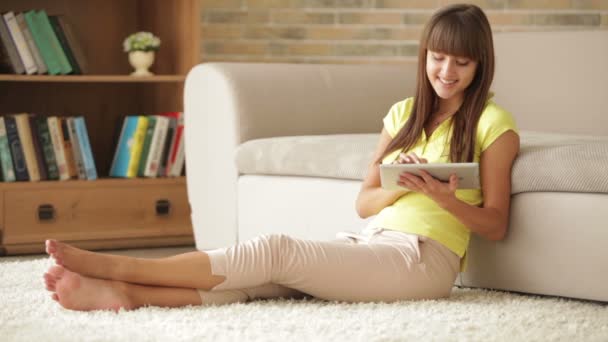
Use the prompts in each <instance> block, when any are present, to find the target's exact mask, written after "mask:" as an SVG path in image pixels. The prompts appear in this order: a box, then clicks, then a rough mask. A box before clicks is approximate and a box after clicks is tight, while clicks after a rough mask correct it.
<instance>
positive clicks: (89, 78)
mask: <svg viewBox="0 0 608 342" xmlns="http://www.w3.org/2000/svg"><path fill="white" fill-rule="evenodd" d="M185 80H186V76H185V75H154V76H143V77H136V76H129V75H64V76H59V75H57V76H49V75H0V82H74V83H79V82H80V83H92V82H95V83H104V82H105V83H146V82H149V83H157V82H168V83H171V82H174V83H180V82H184V81H185Z"/></svg>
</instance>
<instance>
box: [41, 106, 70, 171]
mask: <svg viewBox="0 0 608 342" xmlns="http://www.w3.org/2000/svg"><path fill="white" fill-rule="evenodd" d="M46 120H47V125H48V127H49V132H50V134H51V142H52V143H53V151H55V160H56V161H57V170H58V171H59V180H68V179H70V174H69V173H68V166H67V164H66V160H65V151H64V149H63V138H62V136H63V134H62V133H61V126H60V125H59V121H58V120H57V117H56V116H49V117H48V118H46Z"/></svg>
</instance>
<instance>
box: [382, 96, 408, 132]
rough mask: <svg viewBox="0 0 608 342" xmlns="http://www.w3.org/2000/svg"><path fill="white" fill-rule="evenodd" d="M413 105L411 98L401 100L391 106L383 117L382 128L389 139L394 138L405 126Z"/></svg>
mask: <svg viewBox="0 0 608 342" xmlns="http://www.w3.org/2000/svg"><path fill="white" fill-rule="evenodd" d="M413 103H414V100H413V97H408V98H406V99H404V100H401V101H399V102H397V103H395V104H393V106H392V107H391V109H390V110H389V112H388V114H387V115H386V116H385V117H384V120H383V121H384V128H385V129H386V131H387V132H388V133H389V134H390V136H391V137H394V136H395V135H396V134H397V132H399V130H400V129H401V128H402V127H403V126H404V125H405V122H406V121H407V119H408V117H409V116H410V114H411V113H412V106H413Z"/></svg>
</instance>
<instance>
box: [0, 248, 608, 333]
mask: <svg viewBox="0 0 608 342" xmlns="http://www.w3.org/2000/svg"><path fill="white" fill-rule="evenodd" d="M49 265H50V260H49V259H46V258H42V257H28V258H4V259H2V258H0V274H2V281H1V282H0V340H2V341H45V340H51V341H130V342H133V341H183V340H187V341H193V340H196V341H223V340H229V341H354V340H357V341H421V340H423V341H432V340H436V341H608V305H606V304H605V303H595V302H586V301H578V300H568V299H563V298H551V297H537V296H528V295H519V294H514V293H506V292H497V291H485V290H479V289H464V288H454V291H453V295H452V296H451V297H450V298H449V299H442V300H428V301H403V302H398V303H390V304H385V303H359V304H349V303H338V302H325V301H320V300H316V299H305V300H269V301H254V302H250V303H244V304H231V305H226V306H213V307H203V306H200V307H185V308H181V309H163V308H158V307H146V308H142V309H139V310H135V311H130V312H129V311H121V312H119V313H112V312H109V311H96V312H86V313H84V312H73V311H67V310H64V309H62V308H61V307H60V306H58V305H57V303H55V302H54V301H53V300H51V298H50V295H49V293H48V292H47V291H46V290H45V289H44V283H43V279H42V274H43V272H44V271H45V270H46V268H47V267H48V266H49Z"/></svg>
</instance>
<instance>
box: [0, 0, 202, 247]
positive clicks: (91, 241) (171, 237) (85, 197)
mask: <svg viewBox="0 0 608 342" xmlns="http://www.w3.org/2000/svg"><path fill="white" fill-rule="evenodd" d="M31 9H44V10H45V11H46V12H47V13H48V14H49V15H53V14H63V15H65V16H66V17H67V18H68V19H69V21H70V24H71V25H72V27H73V29H74V31H75V32H76V36H77V38H78V40H79V42H80V44H81V46H82V49H83V51H84V54H85V56H86V59H87V62H88V69H89V70H88V73H87V74H85V75H10V74H1V75H0V113H1V114H3V115H4V114H10V113H22V112H27V113H36V114H39V115H67V116H76V115H82V116H84V117H85V120H86V124H87V128H88V131H89V132H88V133H89V138H90V141H91V147H92V150H93V154H94V156H95V162H96V166H97V172H98V175H99V177H100V179H98V180H93V181H88V180H68V181H41V182H15V183H0V255H2V254H23V253H38V252H42V251H43V250H44V246H43V241H44V239H46V238H49V237H54V238H58V239H62V240H66V241H70V242H72V243H74V244H75V245H77V246H81V247H83V248H90V249H109V248H123V247H145V246H175V245H185V244H188V245H192V244H193V243H194V239H193V236H192V227H191V223H190V212H189V207H188V200H187V194H186V180H185V178H184V177H177V178H151V179H143V178H136V179H113V178H108V177H107V175H108V173H109V169H110V165H111V162H112V158H113V156H114V150H115V147H116V142H117V140H118V135H119V130H120V126H121V124H122V120H123V119H124V117H125V116H126V115H140V114H155V113H159V112H170V111H183V101H182V96H183V85H184V80H185V75H186V73H187V72H188V71H189V70H190V68H191V67H192V66H194V65H196V64H197V63H199V46H200V45H199V44H200V43H199V40H200V19H199V16H200V4H199V0H173V1H167V0H104V1H96V0H3V1H2V2H1V3H0V13H5V12H7V11H15V12H23V11H28V10H31ZM137 31H150V32H153V33H154V34H155V35H157V36H158V37H160V39H161V48H160V50H159V51H157V52H156V58H155V62H154V65H153V66H152V67H151V68H150V70H151V71H152V72H154V73H155V75H154V76H150V77H140V78H135V77H131V76H129V73H130V72H131V71H132V68H131V66H130V65H129V63H128V58H127V54H126V53H125V52H123V51H122V42H123V40H124V38H125V37H127V36H128V35H129V34H131V33H134V32H137ZM167 203H169V207H170V209H168V211H167ZM49 208H50V209H49ZM45 210H46V211H45ZM49 212H50V214H49ZM47 214H48V215H47ZM49 215H50V216H49Z"/></svg>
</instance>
